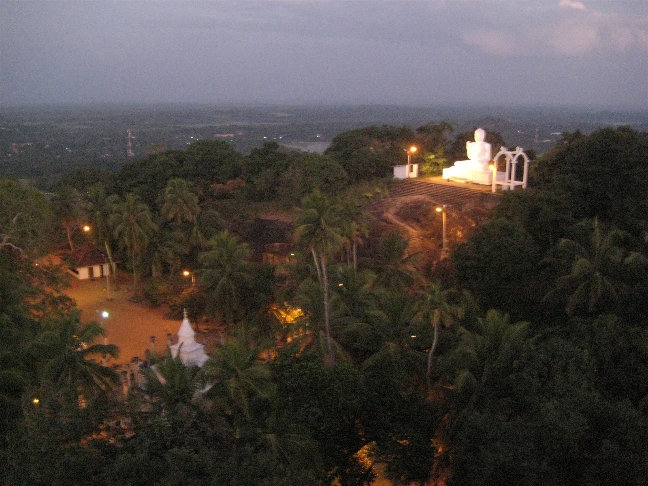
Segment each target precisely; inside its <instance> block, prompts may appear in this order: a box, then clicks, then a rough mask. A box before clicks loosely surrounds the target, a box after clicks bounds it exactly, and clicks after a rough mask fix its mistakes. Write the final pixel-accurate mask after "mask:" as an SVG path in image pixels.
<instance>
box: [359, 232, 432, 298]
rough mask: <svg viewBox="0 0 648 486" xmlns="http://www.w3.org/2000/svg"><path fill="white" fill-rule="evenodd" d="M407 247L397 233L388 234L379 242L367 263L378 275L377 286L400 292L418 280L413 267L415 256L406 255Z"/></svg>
mask: <svg viewBox="0 0 648 486" xmlns="http://www.w3.org/2000/svg"><path fill="white" fill-rule="evenodd" d="M407 246H408V242H407V240H405V239H404V238H403V237H402V236H401V235H399V234H398V233H390V234H388V235H387V236H385V237H383V238H382V239H381V240H380V244H379V246H378V251H377V252H376V255H375V256H374V257H373V258H372V260H371V261H370V262H369V266H370V267H371V268H373V269H374V271H375V272H376V274H377V275H378V278H377V280H376V284H377V285H381V286H383V287H385V288H386V289H389V290H394V291H399V292H402V291H403V289H409V288H410V287H411V286H412V284H414V283H415V282H416V281H417V280H419V278H420V276H419V275H418V273H417V272H416V270H415V269H414V266H413V263H414V260H415V258H416V256H415V255H408V254H407Z"/></svg>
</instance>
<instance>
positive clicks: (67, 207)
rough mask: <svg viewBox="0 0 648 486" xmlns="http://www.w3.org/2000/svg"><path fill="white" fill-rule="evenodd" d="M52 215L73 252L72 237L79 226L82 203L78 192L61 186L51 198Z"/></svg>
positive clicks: (81, 217) (81, 216)
mask: <svg viewBox="0 0 648 486" xmlns="http://www.w3.org/2000/svg"><path fill="white" fill-rule="evenodd" d="M52 206H53V209H54V214H55V216H56V218H58V221H59V222H60V224H61V226H62V227H63V228H64V229H65V234H66V236H67V241H68V246H69V247H70V251H74V241H73V240H72V235H73V234H74V232H75V231H76V230H77V229H79V227H80V226H81V220H82V219H83V202H82V199H81V195H80V194H79V192H78V191H77V190H76V189H74V188H73V187H71V186H61V187H59V188H58V189H57V191H56V193H55V194H54V197H53V198H52Z"/></svg>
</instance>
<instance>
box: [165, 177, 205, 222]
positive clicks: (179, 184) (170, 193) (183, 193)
mask: <svg viewBox="0 0 648 486" xmlns="http://www.w3.org/2000/svg"><path fill="white" fill-rule="evenodd" d="M160 211H161V212H162V214H163V215H164V216H165V217H166V218H167V220H169V221H173V222H174V223H175V224H177V225H179V224H181V223H182V222H183V221H186V222H188V223H193V222H194V221H196V218H198V213H199V212H200V207H199V206H198V196H197V195H196V193H195V192H193V189H192V187H191V184H190V183H189V181H187V180H185V179H181V178H179V177H177V178H174V179H171V180H170V181H169V182H168V183H167V186H166V188H165V189H164V197H163V204H162V207H161V209H160Z"/></svg>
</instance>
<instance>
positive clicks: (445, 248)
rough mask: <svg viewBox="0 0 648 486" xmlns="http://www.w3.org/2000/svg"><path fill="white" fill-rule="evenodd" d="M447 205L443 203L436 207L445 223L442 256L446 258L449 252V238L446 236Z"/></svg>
mask: <svg viewBox="0 0 648 486" xmlns="http://www.w3.org/2000/svg"><path fill="white" fill-rule="evenodd" d="M447 207H448V206H447V205H446V204H443V205H441V206H437V207H436V209H435V210H436V212H437V213H441V221H442V224H443V233H442V240H441V245H442V246H441V258H445V257H446V255H447V253H448V246H447V238H446V212H447V211H446V209H447Z"/></svg>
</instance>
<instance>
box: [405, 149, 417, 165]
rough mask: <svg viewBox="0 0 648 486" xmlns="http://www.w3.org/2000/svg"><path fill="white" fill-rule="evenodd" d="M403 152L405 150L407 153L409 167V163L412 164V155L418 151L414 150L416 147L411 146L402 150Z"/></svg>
mask: <svg viewBox="0 0 648 486" xmlns="http://www.w3.org/2000/svg"><path fill="white" fill-rule="evenodd" d="M403 150H405V152H407V165H411V163H412V155H414V154H415V153H416V151H417V150H418V149H417V148H416V145H412V146H411V147H410V148H408V149H403Z"/></svg>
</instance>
